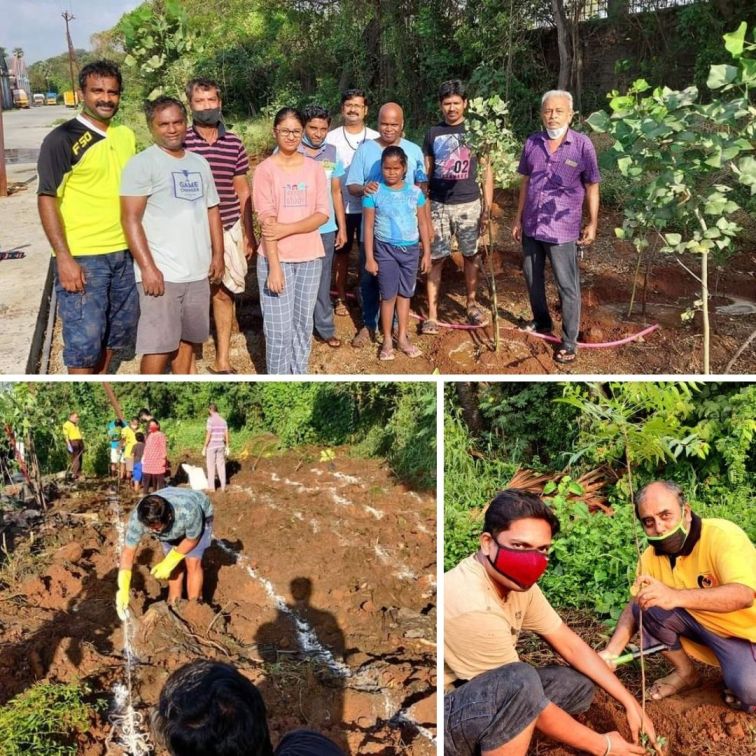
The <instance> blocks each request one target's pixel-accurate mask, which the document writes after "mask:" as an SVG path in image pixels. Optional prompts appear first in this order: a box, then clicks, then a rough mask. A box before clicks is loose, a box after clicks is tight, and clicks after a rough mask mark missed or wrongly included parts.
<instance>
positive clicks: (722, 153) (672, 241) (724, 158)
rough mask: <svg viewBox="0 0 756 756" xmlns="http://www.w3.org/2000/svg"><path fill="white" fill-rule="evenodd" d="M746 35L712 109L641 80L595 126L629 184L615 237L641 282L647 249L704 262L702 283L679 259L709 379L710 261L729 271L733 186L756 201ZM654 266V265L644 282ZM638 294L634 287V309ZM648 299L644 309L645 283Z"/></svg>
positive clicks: (754, 60)
mask: <svg viewBox="0 0 756 756" xmlns="http://www.w3.org/2000/svg"><path fill="white" fill-rule="evenodd" d="M746 30H747V25H746V23H745V22H743V23H741V24H740V26H739V27H738V29H737V30H736V31H734V32H732V33H730V34H725V35H724V42H725V48H726V50H727V52H728V53H729V54H730V56H731V57H732V59H733V63H735V65H729V64H722V65H716V66H712V67H711V69H710V72H709V78H708V81H707V86H708V88H709V89H710V90H712V92H716V91H717V90H721V94H720V95H719V96H714V97H713V99H712V101H711V102H708V103H701V102H700V98H699V91H698V88H697V87H695V86H689V87H686V88H685V89H683V90H680V91H678V90H672V89H669V88H668V87H664V86H659V87H656V88H653V89H652V87H651V85H650V84H649V83H648V82H647V81H646V80H645V79H638V80H637V81H635V82H634V83H633V84H632V86H631V87H630V88H629V89H628V91H627V92H626V93H625V94H620V93H619V92H618V91H616V90H615V91H612V92H610V93H609V95H608V98H609V108H610V113H606V112H605V111H598V112H596V113H593V114H592V115H591V116H590V117H589V118H588V124H589V125H590V126H591V128H592V129H593V130H594V131H596V132H598V133H607V134H609V136H611V137H612V138H613V139H614V144H613V146H612V148H611V149H610V150H608V151H606V152H605V153H603V158H604V159H605V161H606V163H607V164H608V165H609V166H610V167H616V168H617V169H618V170H619V171H620V173H621V174H622V175H623V176H624V177H625V178H627V179H628V182H629V190H628V198H627V203H626V205H625V207H624V221H623V225H622V228H618V229H615V233H616V235H617V237H618V238H620V239H628V240H631V241H632V242H633V244H634V245H635V248H636V250H637V251H638V263H637V267H636V276H637V273H638V272H639V270H640V267H641V264H642V260H643V256H644V254H645V253H646V252H647V251H648V250H649V248H650V251H649V252H648V254H649V255H653V253H654V252H655V251H656V250H657V249H658V250H659V251H660V252H662V253H674V254H676V255H678V256H681V255H682V254H683V253H685V252H692V253H694V254H700V255H701V274H700V277H699V276H697V275H696V274H695V273H693V272H692V271H690V270H689V269H688V268H687V267H686V265H685V264H684V263H683V261H682V259H680V257H678V262H680V265H681V266H682V267H683V268H684V269H685V270H686V271H687V272H688V273H690V274H691V275H692V276H693V277H694V278H696V279H697V280H698V281H699V282H700V285H701V296H700V300H699V301H700V307H701V312H702V320H703V370H704V373H706V374H708V373H709V350H710V335H709V280H708V266H709V256H710V255H711V256H712V257H713V259H714V261H715V262H719V263H722V264H724V262H725V261H726V260H727V258H728V256H729V255H730V254H731V253H732V251H733V244H734V241H735V238H736V237H737V235H738V233H739V232H740V231H741V228H740V227H739V226H738V225H737V223H736V222H735V221H734V220H733V216H734V214H735V213H736V212H737V211H739V210H740V206H739V205H738V204H737V203H736V202H735V201H734V199H733V193H734V187H733V185H734V184H736V183H738V182H739V183H741V184H743V185H744V186H747V187H749V188H750V192H751V194H752V195H753V194H755V193H756V159H754V157H753V156H752V155H750V154H747V153H750V152H752V150H753V140H754V137H755V136H756V107H754V106H753V104H752V103H751V102H750V100H749V87H750V88H752V87H753V85H754V84H756V56H754V53H756V41H754V42H748V41H746V38H745V37H746ZM754 39H755V40H756V36H755V37H754ZM725 93H727V94H725ZM649 236H650V237H651V240H650V241H649ZM650 264H651V259H649V261H648V262H647V267H646V274H645V279H646V282H647V280H648V273H649V266H650ZM634 295H635V285H634V286H633V294H632V296H631V303H630V309H631V311H632V302H633V298H634ZM643 298H644V302H645V284H644V293H643ZM695 306H698V302H697V303H696V305H695ZM688 317H690V315H689V316H688Z"/></svg>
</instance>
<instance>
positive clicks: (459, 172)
mask: <svg viewBox="0 0 756 756" xmlns="http://www.w3.org/2000/svg"><path fill="white" fill-rule="evenodd" d="M466 136H467V129H466V128H465V124H464V121H463V122H462V123H458V124H457V125H456V126H449V125H447V124H446V123H440V124H438V125H437V126H433V127H431V128H430V129H428V132H427V133H426V135H425V141H424V142H423V154H424V155H427V156H428V157H431V158H433V174H432V175H431V176H430V177H429V181H428V187H429V190H430V191H429V196H430V198H431V201H432V202H442V203H444V204H445V205H461V204H463V203H465V202H475V200H477V199H480V188H479V187H478V183H477V176H478V159H477V158H476V157H475V155H474V154H473V153H472V152H471V150H470V148H469V147H468V145H467V139H466Z"/></svg>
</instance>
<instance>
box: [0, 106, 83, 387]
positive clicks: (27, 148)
mask: <svg viewBox="0 0 756 756" xmlns="http://www.w3.org/2000/svg"><path fill="white" fill-rule="evenodd" d="M72 115H73V111H71V110H70V109H68V108H66V107H64V106H62V105H60V106H58V105H50V106H44V107H37V108H30V109H29V110H11V111H4V112H3V125H4V133H5V148H6V150H5V153H6V160H7V170H8V186H9V188H10V189H11V190H13V189H14V188H15V189H16V191H14V192H13V193H12V194H11V196H10V197H2V198H0V250H2V251H6V252H7V251H9V250H19V252H21V253H23V255H24V256H23V257H22V258H20V259H18V258H14V257H12V256H11V257H5V258H4V259H3V256H0V280H2V286H0V317H2V321H3V328H2V330H0V374H2V375H16V376H22V375H24V374H25V373H26V366H27V361H28V359H29V354H30V352H31V351H32V345H33V344H34V339H35V333H37V323H38V320H39V315H40V312H45V311H46V309H47V307H46V302H45V299H46V297H45V281H46V280H47V275H48V269H49V265H50V246H49V244H48V243H47V239H46V238H45V234H44V232H43V231H42V226H41V225H40V222H39V217H38V215H37V198H36V193H35V191H34V190H35V186H36V182H35V179H36V163H37V153H38V150H39V146H40V144H42V140H43V139H44V138H45V136H46V134H47V133H48V132H49V131H51V130H52V129H53V128H54V127H55V125H56V124H57V123H59V122H61V121H62V120H65V119H67V118H71V117H72ZM37 335H38V333H37Z"/></svg>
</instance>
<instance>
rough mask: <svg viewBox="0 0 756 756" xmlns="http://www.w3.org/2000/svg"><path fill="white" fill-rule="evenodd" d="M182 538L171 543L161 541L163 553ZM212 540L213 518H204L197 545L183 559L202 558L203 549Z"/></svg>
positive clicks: (176, 544)
mask: <svg viewBox="0 0 756 756" xmlns="http://www.w3.org/2000/svg"><path fill="white" fill-rule="evenodd" d="M183 540H184V539H183V538H182V539H181V540H180V541H178V542H177V541H174V542H173V543H169V542H167V541H161V542H160V545H161V546H162V547H163V554H167V553H168V552H169V551H170V550H171V549H172V548H174V547H176V546H178V544H179V543H180V542H181V541H183ZM212 540H213V518H212V517H210V518H209V519H208V520H205V527H204V529H203V530H202V535H201V536H200V539H199V542H198V543H197V545H196V546H195V547H194V548H193V549H192V550H191V551H190V552H189V553H188V554H186V556H185V559H202V555H203V554H204V553H205V550H206V549H207V548H208V547H209V546H210V543H211V542H212Z"/></svg>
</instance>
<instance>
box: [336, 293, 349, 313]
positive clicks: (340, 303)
mask: <svg viewBox="0 0 756 756" xmlns="http://www.w3.org/2000/svg"><path fill="white" fill-rule="evenodd" d="M333 312H334V314H336V315H338V316H339V317H341V318H343V317H346V316H347V315H349V308H348V307H347V306H346V304H345V303H344V300H343V299H341V298H339V299H336V301H335V302H334V303H333Z"/></svg>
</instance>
